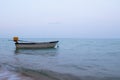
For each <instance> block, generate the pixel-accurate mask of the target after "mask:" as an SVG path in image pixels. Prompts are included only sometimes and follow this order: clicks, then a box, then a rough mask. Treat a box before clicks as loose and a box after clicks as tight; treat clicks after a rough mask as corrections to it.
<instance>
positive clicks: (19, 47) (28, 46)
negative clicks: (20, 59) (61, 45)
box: [13, 37, 59, 49]
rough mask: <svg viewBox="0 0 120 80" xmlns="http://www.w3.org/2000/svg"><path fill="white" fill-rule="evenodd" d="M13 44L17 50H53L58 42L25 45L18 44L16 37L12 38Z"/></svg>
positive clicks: (28, 43)
mask: <svg viewBox="0 0 120 80" xmlns="http://www.w3.org/2000/svg"><path fill="white" fill-rule="evenodd" d="M13 39H14V42H15V46H16V48H17V49H29V48H34V49H37V48H55V47H56V45H57V43H58V42H59V41H50V42H32V43H30V42H27V43H23V42H21V43H19V42H18V41H19V40H18V37H14V38H13Z"/></svg>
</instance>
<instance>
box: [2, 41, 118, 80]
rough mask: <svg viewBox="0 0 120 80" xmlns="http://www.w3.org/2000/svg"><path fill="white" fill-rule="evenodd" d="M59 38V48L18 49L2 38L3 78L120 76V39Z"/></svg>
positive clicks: (107, 79) (111, 79)
mask: <svg viewBox="0 0 120 80" xmlns="http://www.w3.org/2000/svg"><path fill="white" fill-rule="evenodd" d="M25 40H30V41H50V40H59V41H60V42H59V47H58V48H56V49H19V50H16V49H15V45H14V42H11V41H9V39H0V55H1V56H0V65H1V66H0V80H120V77H119V76H120V69H119V68H120V62H119V61H120V39H25Z"/></svg>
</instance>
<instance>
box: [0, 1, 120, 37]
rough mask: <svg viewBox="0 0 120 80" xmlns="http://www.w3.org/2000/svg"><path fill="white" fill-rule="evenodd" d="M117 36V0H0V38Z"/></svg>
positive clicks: (119, 18) (119, 4) (119, 7)
mask: <svg viewBox="0 0 120 80" xmlns="http://www.w3.org/2000/svg"><path fill="white" fill-rule="evenodd" d="M13 36H19V37H24V38H30V37H35V38H45V37H46V38H54V37H55V38H68V37H71V38H120V0H0V38H2V37H9V38H10V37H13Z"/></svg>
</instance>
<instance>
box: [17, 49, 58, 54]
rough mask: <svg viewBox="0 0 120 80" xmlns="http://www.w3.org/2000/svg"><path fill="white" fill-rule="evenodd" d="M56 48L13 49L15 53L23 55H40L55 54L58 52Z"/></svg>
mask: <svg viewBox="0 0 120 80" xmlns="http://www.w3.org/2000/svg"><path fill="white" fill-rule="evenodd" d="M58 53H59V52H58V48H49V49H15V54H16V55H19V54H25V55H42V56H56V55H57V54H58Z"/></svg>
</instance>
